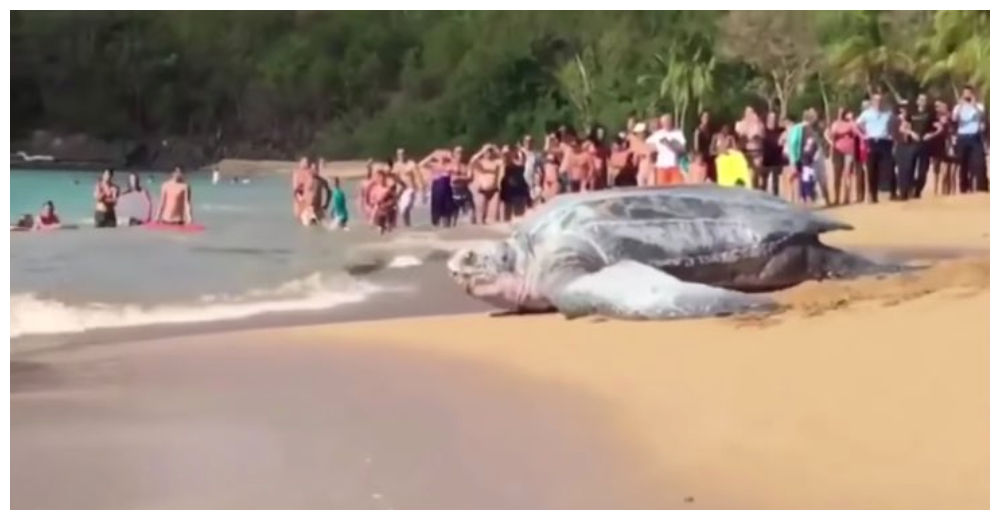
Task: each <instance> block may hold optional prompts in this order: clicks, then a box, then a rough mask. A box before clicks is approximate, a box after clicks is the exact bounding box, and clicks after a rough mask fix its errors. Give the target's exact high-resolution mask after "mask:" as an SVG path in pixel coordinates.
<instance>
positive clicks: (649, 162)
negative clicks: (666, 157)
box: [629, 123, 655, 186]
mask: <svg viewBox="0 0 1000 520" xmlns="http://www.w3.org/2000/svg"><path fill="white" fill-rule="evenodd" d="M648 137H649V132H648V131H647V129H646V123H636V125H635V126H634V127H633V130H632V135H630V136H629V150H631V151H632V157H633V160H634V161H635V164H636V184H637V185H639V186H652V185H653V181H654V177H653V175H654V172H655V168H654V163H653V147H652V146H651V145H649V144H647V143H646V139H647V138H648Z"/></svg>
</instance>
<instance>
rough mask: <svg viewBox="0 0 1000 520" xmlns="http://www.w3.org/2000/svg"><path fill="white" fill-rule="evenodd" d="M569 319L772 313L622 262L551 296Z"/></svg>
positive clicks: (760, 304) (761, 302)
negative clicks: (593, 315) (589, 316)
mask: <svg viewBox="0 0 1000 520" xmlns="http://www.w3.org/2000/svg"><path fill="white" fill-rule="evenodd" d="M552 301H553V302H554V303H555V305H556V308H558V309H559V312H561V313H562V314H564V315H565V316H567V317H570V318H573V317H579V316H584V315H588V314H599V315H603V316H609V317H613V318H621V319H648V320H655V319H671V318H693V317H702V316H719V315H727V314H736V313H742V312H751V311H764V310H771V309H774V308H775V307H776V305H775V303H774V302H773V301H772V300H770V299H769V298H767V297H765V296H759V295H751V294H745V293H741V292H736V291H730V290H728V289H720V288H718V287H711V286H708V285H703V284H699V283H691V282H684V281H681V280H679V279H677V278H675V277H673V276H671V275H669V274H667V273H664V272H662V271H660V270H658V269H654V268H653V267H650V266H648V265H645V264H641V263H639V262H635V261H632V260H623V261H620V262H618V263H616V264H613V265H610V266H608V267H605V268H604V269H601V270H600V271H597V272H596V273H591V274H587V275H584V276H581V277H579V278H576V279H575V280H573V281H572V282H570V283H569V284H567V285H566V286H565V287H563V288H562V289H561V290H560V291H558V294H555V295H552Z"/></svg>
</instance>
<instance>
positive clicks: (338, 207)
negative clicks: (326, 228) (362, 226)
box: [330, 177, 347, 230]
mask: <svg viewBox="0 0 1000 520" xmlns="http://www.w3.org/2000/svg"><path fill="white" fill-rule="evenodd" d="M331 199H332V202H333V204H330V210H331V211H330V217H332V219H333V221H334V225H336V226H337V227H338V228H340V229H343V230H347V195H346V194H345V193H344V190H343V189H341V188H340V177H334V178H333V193H332V194H331Z"/></svg>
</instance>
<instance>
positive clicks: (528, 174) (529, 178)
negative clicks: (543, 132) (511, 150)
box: [519, 134, 542, 208]
mask: <svg viewBox="0 0 1000 520" xmlns="http://www.w3.org/2000/svg"><path fill="white" fill-rule="evenodd" d="M519 147H520V151H521V155H522V156H523V157H524V182H525V183H526V184H527V185H528V207H529V208H530V207H532V206H533V205H534V203H535V201H536V200H538V199H539V197H541V186H542V182H541V177H540V175H539V174H540V172H541V164H540V163H541V160H540V157H541V156H540V154H539V153H538V151H537V150H535V149H534V146H533V143H532V140H531V136H530V135H527V134H525V135H524V137H522V138H521V143H520V144H519Z"/></svg>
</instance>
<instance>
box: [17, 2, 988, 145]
mask: <svg viewBox="0 0 1000 520" xmlns="http://www.w3.org/2000/svg"><path fill="white" fill-rule="evenodd" d="M967 82H971V83H973V84H974V85H976V86H977V87H979V88H980V89H981V90H982V91H983V94H984V97H985V96H988V92H989V13H988V12H968V11H940V12H926V13H911V12H817V13H805V12H728V13H727V12H599V13H594V12H412V11H407V12H378V13H371V12H169V13H151V12H72V13H71V12H12V14H11V127H12V133H13V135H14V137H15V138H17V137H18V136H25V135H27V134H28V133H30V132H31V131H32V130H35V129H45V130H50V131H52V132H56V133H71V132H85V133H87V134H89V135H92V136H96V137H99V138H102V139H107V140H111V141H128V140H139V139H150V138H156V139H159V138H168V137H170V138H185V139H189V140H192V141H194V142H198V143H201V144H202V145H203V146H205V147H206V148H207V149H208V150H209V151H210V153H211V154H213V155H217V156H218V155H227V156H244V157H282V156H291V155H295V154H299V153H302V152H307V151H313V152H323V153H325V154H327V155H331V156H339V157H358V156H363V155H373V154H385V153H388V152H389V151H391V150H392V149H393V148H395V147H396V146H406V147H408V148H411V149H414V150H415V151H421V150H425V149H429V148H432V147H435V146H440V145H444V144H464V145H467V146H473V145H475V144H478V143H480V142H483V141H486V140H492V141H502V140H511V139H514V138H515V137H516V136H518V135H520V134H522V133H525V132H532V133H539V132H543V131H545V130H546V129H550V128H552V127H554V126H556V125H558V124H561V123H570V124H574V125H577V126H579V127H584V126H587V125H594V124H603V125H606V126H608V127H611V128H613V129H618V127H620V126H621V124H622V123H623V122H624V121H625V119H626V118H627V117H629V116H630V115H635V116H639V117H647V116H652V115H655V114H658V113H661V112H664V111H671V112H674V113H675V115H676V116H677V119H678V120H679V121H680V122H681V124H683V125H685V126H686V127H687V128H689V129H690V127H691V125H692V124H693V123H694V121H695V119H696V114H697V112H700V111H701V110H703V109H704V110H708V111H710V112H712V113H713V115H714V117H715V119H716V120H719V119H725V118H731V117H733V116H735V115H736V114H738V113H739V111H740V110H741V109H742V107H743V106H744V105H747V104H750V105H753V106H756V107H758V108H759V109H764V108H774V109H778V110H781V111H782V112H786V111H788V112H790V113H795V111H796V110H798V109H801V108H802V107H804V106H808V105H818V104H819V103H825V104H826V105H827V106H829V105H830V104H832V103H846V102H854V101H855V100H857V99H860V97H862V96H863V95H864V94H865V93H866V91H868V90H870V89H872V88H883V89H887V90H889V91H891V92H893V93H895V94H897V96H900V97H908V96H911V95H912V94H913V93H914V92H915V91H916V90H917V89H930V90H931V91H932V92H935V93H936V94H937V95H941V96H945V97H948V98H951V97H952V96H954V90H955V89H956V88H958V87H960V86H961V85H962V84H964V83H967Z"/></svg>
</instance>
